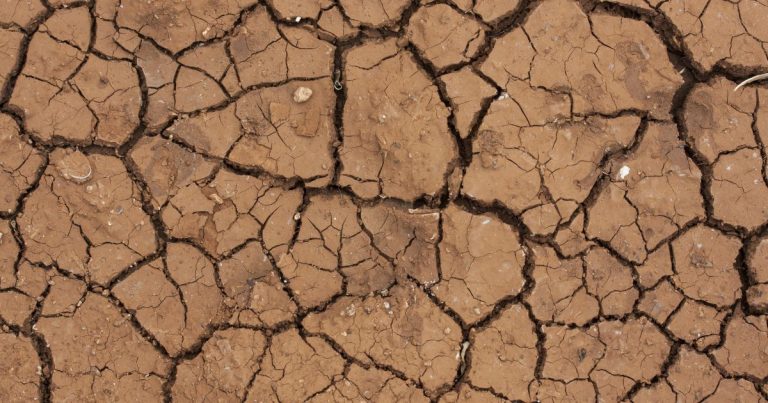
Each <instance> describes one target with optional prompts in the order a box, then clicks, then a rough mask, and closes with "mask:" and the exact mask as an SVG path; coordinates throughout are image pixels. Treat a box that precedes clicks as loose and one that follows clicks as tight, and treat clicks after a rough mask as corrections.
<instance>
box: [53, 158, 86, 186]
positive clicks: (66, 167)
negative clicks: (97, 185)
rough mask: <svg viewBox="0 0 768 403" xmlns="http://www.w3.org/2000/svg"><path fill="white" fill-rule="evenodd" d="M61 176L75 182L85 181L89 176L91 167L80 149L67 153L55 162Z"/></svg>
mask: <svg viewBox="0 0 768 403" xmlns="http://www.w3.org/2000/svg"><path fill="white" fill-rule="evenodd" d="M56 169H58V170H59V173H61V176H63V177H64V178H65V179H67V180H70V181H72V182H75V183H85V182H87V181H88V179H90V178H91V175H92V174H93V168H91V163H90V162H89V161H88V157H86V156H85V154H83V153H82V152H80V151H74V152H72V153H69V154H68V155H66V156H65V157H64V158H62V159H60V160H59V161H58V163H57V164H56Z"/></svg>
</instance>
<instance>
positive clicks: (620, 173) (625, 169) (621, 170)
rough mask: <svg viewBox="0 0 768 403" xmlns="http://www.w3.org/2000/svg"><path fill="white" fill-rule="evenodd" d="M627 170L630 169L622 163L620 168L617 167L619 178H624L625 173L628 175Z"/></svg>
mask: <svg viewBox="0 0 768 403" xmlns="http://www.w3.org/2000/svg"><path fill="white" fill-rule="evenodd" d="M629 171H630V169H629V167H628V166H626V165H624V166H623V167H621V169H619V179H621V180H624V178H626V177H627V175H629Z"/></svg>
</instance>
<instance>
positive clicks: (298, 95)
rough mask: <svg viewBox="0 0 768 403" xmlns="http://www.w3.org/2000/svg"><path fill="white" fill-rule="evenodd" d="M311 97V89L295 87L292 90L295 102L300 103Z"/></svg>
mask: <svg viewBox="0 0 768 403" xmlns="http://www.w3.org/2000/svg"><path fill="white" fill-rule="evenodd" d="M311 97H312V90H311V89H309V88H307V87H299V88H296V91H294V92H293V101H294V102H296V103H297V104H302V103H304V102H307V101H309V98H311Z"/></svg>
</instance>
